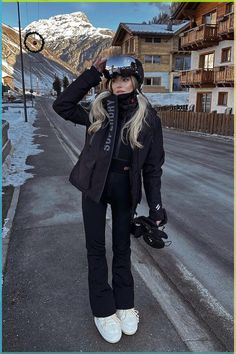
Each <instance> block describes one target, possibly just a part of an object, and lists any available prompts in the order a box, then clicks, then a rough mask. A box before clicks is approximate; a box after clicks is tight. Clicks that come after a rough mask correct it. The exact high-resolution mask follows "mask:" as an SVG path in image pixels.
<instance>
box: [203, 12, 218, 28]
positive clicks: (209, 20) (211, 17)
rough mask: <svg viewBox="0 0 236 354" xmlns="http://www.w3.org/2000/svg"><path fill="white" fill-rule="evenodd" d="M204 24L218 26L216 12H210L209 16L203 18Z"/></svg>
mask: <svg viewBox="0 0 236 354" xmlns="http://www.w3.org/2000/svg"><path fill="white" fill-rule="evenodd" d="M202 23H205V24H206V25H215V24H216V11H213V12H209V13H208V14H206V15H204V16H203V17H202Z"/></svg>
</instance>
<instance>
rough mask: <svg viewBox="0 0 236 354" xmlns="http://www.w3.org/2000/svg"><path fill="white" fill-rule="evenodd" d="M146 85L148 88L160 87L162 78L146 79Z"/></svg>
mask: <svg viewBox="0 0 236 354" xmlns="http://www.w3.org/2000/svg"><path fill="white" fill-rule="evenodd" d="M144 85H146V86H160V85H161V77H145V78H144Z"/></svg>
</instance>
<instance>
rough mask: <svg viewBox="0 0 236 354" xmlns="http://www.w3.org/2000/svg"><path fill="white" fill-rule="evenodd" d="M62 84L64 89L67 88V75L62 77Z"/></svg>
mask: <svg viewBox="0 0 236 354" xmlns="http://www.w3.org/2000/svg"><path fill="white" fill-rule="evenodd" d="M62 84H63V89H64V90H65V89H66V88H67V86H69V80H68V77H67V76H64V77H63V80H62Z"/></svg>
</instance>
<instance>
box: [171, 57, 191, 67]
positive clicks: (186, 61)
mask: <svg viewBox="0 0 236 354" xmlns="http://www.w3.org/2000/svg"><path fill="white" fill-rule="evenodd" d="M190 65H191V56H190V55H189V56H182V57H175V70H189V69H190Z"/></svg>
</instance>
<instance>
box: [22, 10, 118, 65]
mask: <svg viewBox="0 0 236 354" xmlns="http://www.w3.org/2000/svg"><path fill="white" fill-rule="evenodd" d="M28 31H37V32H38V33H39V34H40V35H42V36H43V38H44V40H45V45H46V47H47V48H49V49H50V50H51V51H52V52H53V53H54V55H56V56H58V57H59V58H60V59H62V60H63V61H65V62H67V63H68V64H70V65H71V66H72V67H73V68H74V69H75V70H81V69H84V68H85V67H88V66H90V65H91V63H92V62H93V61H94V59H95V58H96V57H97V56H98V55H99V53H100V52H101V50H103V49H105V48H108V47H110V46H111V42H112V38H113V36H114V33H113V32H112V31H111V30H110V29H107V28H96V27H94V26H93V25H92V24H91V23H90V22H89V20H88V18H87V16H86V15H85V14H84V13H83V12H74V13H70V14H64V15H57V16H53V17H50V18H49V19H43V20H39V21H34V22H32V23H31V24H29V25H28V26H27V27H26V28H25V29H24V32H25V33H27V32H28Z"/></svg>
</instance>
